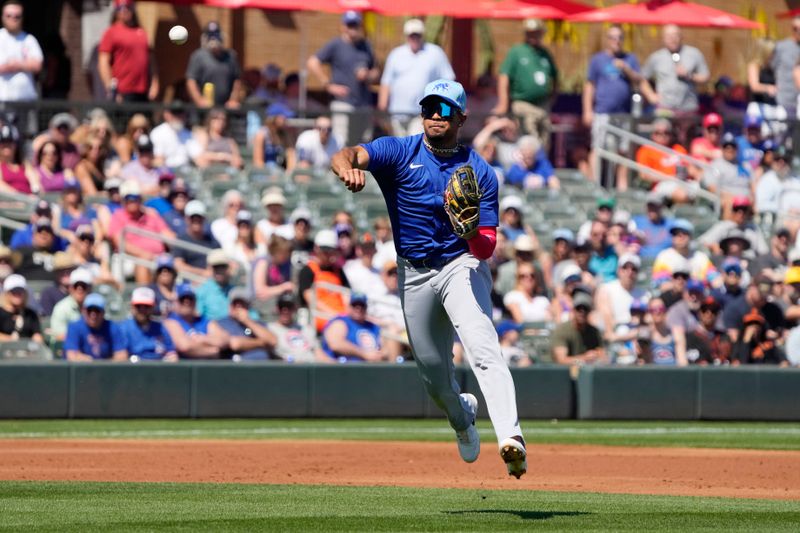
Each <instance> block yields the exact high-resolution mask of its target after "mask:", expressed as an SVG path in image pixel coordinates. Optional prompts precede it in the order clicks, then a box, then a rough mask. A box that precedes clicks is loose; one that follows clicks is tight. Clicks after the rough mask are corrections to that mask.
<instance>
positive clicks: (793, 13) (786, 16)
mask: <svg viewBox="0 0 800 533" xmlns="http://www.w3.org/2000/svg"><path fill="white" fill-rule="evenodd" d="M797 15H800V7H798V8H795V9H792V10H791V11H785V12H783V13H778V18H779V19H790V18H793V17H796V16H797Z"/></svg>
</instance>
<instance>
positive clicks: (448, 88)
mask: <svg viewBox="0 0 800 533" xmlns="http://www.w3.org/2000/svg"><path fill="white" fill-rule="evenodd" d="M432 96H436V97H439V98H441V99H442V100H444V101H445V102H448V103H450V104H452V105H454V106H455V107H456V108H458V110H459V111H461V112H462V113H463V112H464V111H466V109H467V93H466V92H465V91H464V86H463V85H461V84H460V83H458V82H457V81H452V80H445V79H438V80H434V81H432V82H430V83H429V84H428V85H426V86H425V92H424V93H423V94H422V98H421V99H420V101H419V104H420V105H422V102H424V101H425V99H427V98H430V97H432Z"/></svg>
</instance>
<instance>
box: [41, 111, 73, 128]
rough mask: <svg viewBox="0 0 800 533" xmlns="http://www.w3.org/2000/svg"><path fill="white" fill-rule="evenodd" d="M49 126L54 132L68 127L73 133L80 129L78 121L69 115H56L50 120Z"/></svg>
mask: <svg viewBox="0 0 800 533" xmlns="http://www.w3.org/2000/svg"><path fill="white" fill-rule="evenodd" d="M48 125H49V126H50V128H51V129H54V130H57V129H58V128H63V127H65V126H66V127H67V128H69V130H70V131H72V130H74V129H75V128H77V127H78V119H77V118H75V117H73V116H72V115H71V114H69V113H56V114H55V115H53V118H51V119H50V122H49V124H48Z"/></svg>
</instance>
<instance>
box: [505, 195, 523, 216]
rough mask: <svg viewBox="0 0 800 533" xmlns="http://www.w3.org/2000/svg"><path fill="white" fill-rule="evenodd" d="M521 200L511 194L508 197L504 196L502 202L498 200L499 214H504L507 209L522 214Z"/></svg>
mask: <svg viewBox="0 0 800 533" xmlns="http://www.w3.org/2000/svg"><path fill="white" fill-rule="evenodd" d="M522 206H523V202H522V198H520V197H519V196H514V195H513V194H512V195H510V196H506V197H505V198H503V199H502V200H500V212H501V213H504V212H506V211H508V210H509V209H516V210H517V211H518V212H520V213H521V212H522Z"/></svg>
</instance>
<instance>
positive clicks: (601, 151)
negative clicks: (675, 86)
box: [594, 124, 720, 215]
mask: <svg viewBox="0 0 800 533" xmlns="http://www.w3.org/2000/svg"><path fill="white" fill-rule="evenodd" d="M598 134H599V135H600V138H601V139H602V140H603V142H602V145H601V147H600V148H596V149H595V151H594V157H595V168H598V169H599V168H600V160H601V159H604V160H606V161H608V162H609V163H614V164H617V165H622V166H624V167H627V168H629V169H632V170H635V171H637V172H640V173H647V174H650V175H652V176H655V177H656V178H658V180H659V181H673V182H676V183H677V184H678V186H680V187H682V188H684V189H687V190H688V189H689V184H688V183H687V182H685V181H683V180H682V179H680V178H677V177H675V176H669V175H667V174H664V173H663V172H659V171H657V170H654V169H652V168H650V167H646V166H644V165H640V164H639V163H637V162H636V161H634V160H632V159H630V158H628V157H625V156H623V155H620V154H618V153H617V152H614V151H611V150H608V149H606V148H605V147H604V146H605V143H606V138H607V135H614V136H616V137H618V138H619V139H620V141H627V142H630V143H633V144H637V145H640V146H649V147H650V148H653V149H655V150H658V151H659V152H661V153H663V154H664V155H668V156H671V157H675V158H677V159H678V160H680V162H681V163H683V164H687V165H690V166H694V167H697V168H700V169H702V171H703V172H704V173H708V174H710V175H713V176H714V177H715V178H717V180H718V179H719V171H718V170H717V169H716V168H714V167H713V166H711V165H709V164H708V163H706V162H705V161H700V160H699V159H696V158H694V157H692V156H690V155H687V154H682V153H680V152H676V151H675V150H673V149H672V148H669V147H667V146H664V145H662V144H658V143H656V142H653V141H651V140H650V139H648V138H646V137H643V136H641V135H638V134H636V133H633V132H630V131H627V130H624V129H622V128H620V127H618V126H614V125H613V124H605V125H603V126H602V127H601V128H600V131H599V132H598ZM690 192H691V193H692V194H694V195H695V196H697V197H698V198H702V199H703V200H706V201H708V202H709V203H710V204H711V205H712V206H713V208H714V212H715V213H716V214H717V215H719V214H720V198H719V195H717V194H714V193H712V192H711V191H708V190H705V189H703V188H702V185H701V184H700V183H699V182H698V188H697V189H696V190H694V189H692V190H691V191H690Z"/></svg>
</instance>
